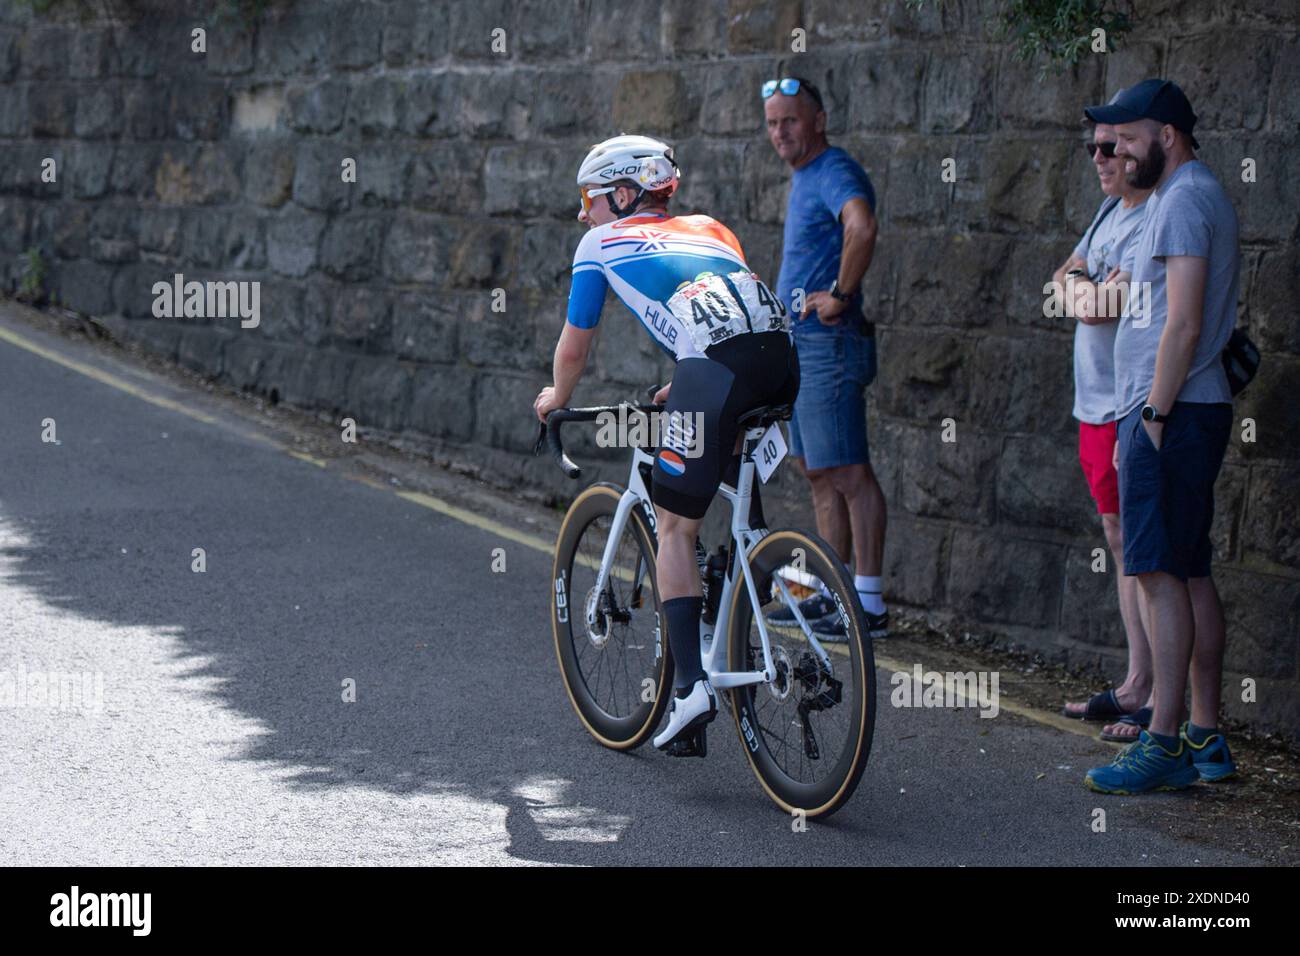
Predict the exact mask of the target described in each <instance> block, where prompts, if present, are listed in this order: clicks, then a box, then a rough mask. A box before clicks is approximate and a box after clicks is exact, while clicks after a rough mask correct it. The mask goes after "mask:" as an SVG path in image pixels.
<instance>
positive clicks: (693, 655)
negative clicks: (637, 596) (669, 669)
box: [664, 597, 704, 690]
mask: <svg viewBox="0 0 1300 956" xmlns="http://www.w3.org/2000/svg"><path fill="white" fill-rule="evenodd" d="M703 609H704V599H703V598H698V597H679V598H670V599H669V600H667V601H664V617H665V618H667V620H666V621H665V623H666V624H667V625H668V646H669V647H670V648H671V649H672V652H673V661H674V663H675V664H676V667H677V670H676V673H674V674H673V687H675V688H676V689H677V690H682V689H683V688H687V687H691V686H692V685H693V684H694V683H695V682H696V681H697V680H699V679H700V678H702V677H703V676H704V667H703V666H702V665H701V664H700V612H701V611H702V610H703Z"/></svg>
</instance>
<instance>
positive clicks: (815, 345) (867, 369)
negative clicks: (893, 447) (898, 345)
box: [790, 320, 876, 468]
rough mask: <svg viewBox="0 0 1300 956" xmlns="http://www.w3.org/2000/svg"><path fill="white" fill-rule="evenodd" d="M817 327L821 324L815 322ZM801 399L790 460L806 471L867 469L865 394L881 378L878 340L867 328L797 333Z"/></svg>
mask: <svg viewBox="0 0 1300 956" xmlns="http://www.w3.org/2000/svg"><path fill="white" fill-rule="evenodd" d="M814 321H815V320H814ZM794 344H795V347H796V348H797V349H798V351H799V379H800V383H799V397H798V398H796V399H795V403H794V417H793V418H792V419H791V420H790V454H791V455H793V456H794V457H796V458H802V459H803V460H804V467H806V468H838V467H840V466H842V465H859V464H866V463H867V462H868V461H870V455H869V454H868V450H867V406H866V398H865V396H864V395H863V389H865V388H866V387H867V386H868V385H870V384H871V383H872V381H873V380H874V379H875V377H876V338H875V336H874V335H864V334H863V330H862V326H861V325H858V324H854V325H838V326H821V327H819V328H816V329H812V330H810V331H809V332H807V333H805V334H802V335H800V334H798V333H797V332H796V334H795V339H794Z"/></svg>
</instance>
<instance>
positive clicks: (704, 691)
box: [654, 677, 718, 757]
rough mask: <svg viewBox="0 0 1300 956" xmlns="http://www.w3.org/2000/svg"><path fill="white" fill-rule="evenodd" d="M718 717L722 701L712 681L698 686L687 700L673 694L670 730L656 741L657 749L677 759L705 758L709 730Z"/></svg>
mask: <svg viewBox="0 0 1300 956" xmlns="http://www.w3.org/2000/svg"><path fill="white" fill-rule="evenodd" d="M716 716H718V698H717V696H716V695H715V694H714V693H713V685H712V684H710V683H709V680H708V678H707V677H706V678H701V679H700V680H697V681H696V682H695V686H693V687H692V688H691V692H690V693H689V694H687V695H686V696H685V697H678V696H677V695H676V693H675V692H674V694H673V702H672V709H671V710H670V711H669V712H668V726H667V727H665V728H664V729H663V732H662V733H660V734H658V735H657V736H656V737H655V739H654V745H655V746H656V747H658V748H659V749H660V750H666V751H668V753H669V755H670V756H673V757H703V756H704V755H705V754H706V753H707V745H706V742H705V733H704V730H705V727H706V726H707V725H708V724H709V722H710V721H712V720H713V718H714V717H716Z"/></svg>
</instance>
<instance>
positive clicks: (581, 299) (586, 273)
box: [569, 269, 609, 329]
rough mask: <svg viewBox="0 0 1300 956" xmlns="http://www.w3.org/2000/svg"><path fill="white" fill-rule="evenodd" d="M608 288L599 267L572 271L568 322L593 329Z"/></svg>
mask: <svg viewBox="0 0 1300 956" xmlns="http://www.w3.org/2000/svg"><path fill="white" fill-rule="evenodd" d="M608 288H609V283H608V282H607V281H606V280H605V273H604V272H603V271H601V270H600V269H585V270H583V271H581V272H574V273H573V282H572V284H571V285H570V286H569V324H570V325H576V326H577V327H578V328H580V329H594V328H595V327H596V323H597V322H599V321H600V310H601V308H602V307H603V306H604V304H605V291H606V290H607V289H608Z"/></svg>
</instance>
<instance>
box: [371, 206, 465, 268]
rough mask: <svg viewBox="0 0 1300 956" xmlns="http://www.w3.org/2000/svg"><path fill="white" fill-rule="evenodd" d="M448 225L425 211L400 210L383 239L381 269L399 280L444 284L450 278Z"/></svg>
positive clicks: (449, 236) (450, 240) (449, 235)
mask: <svg viewBox="0 0 1300 956" xmlns="http://www.w3.org/2000/svg"><path fill="white" fill-rule="evenodd" d="M451 242H452V239H451V234H450V231H449V228H448V227H447V226H446V225H445V224H444V223H443V222H442V221H441V220H439V219H437V218H435V217H433V216H430V215H427V214H424V213H411V212H406V213H399V214H398V215H396V216H394V217H393V222H392V226H391V227H390V228H389V230H388V236H387V238H386V239H385V241H384V249H383V257H382V268H383V274H384V276H385V277H387V278H389V279H392V280H394V281H397V282H422V283H431V284H433V285H435V286H441V285H442V284H443V283H444V282H445V281H446V277H447V271H448V263H447V258H448V253H449V249H450V246H451Z"/></svg>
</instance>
